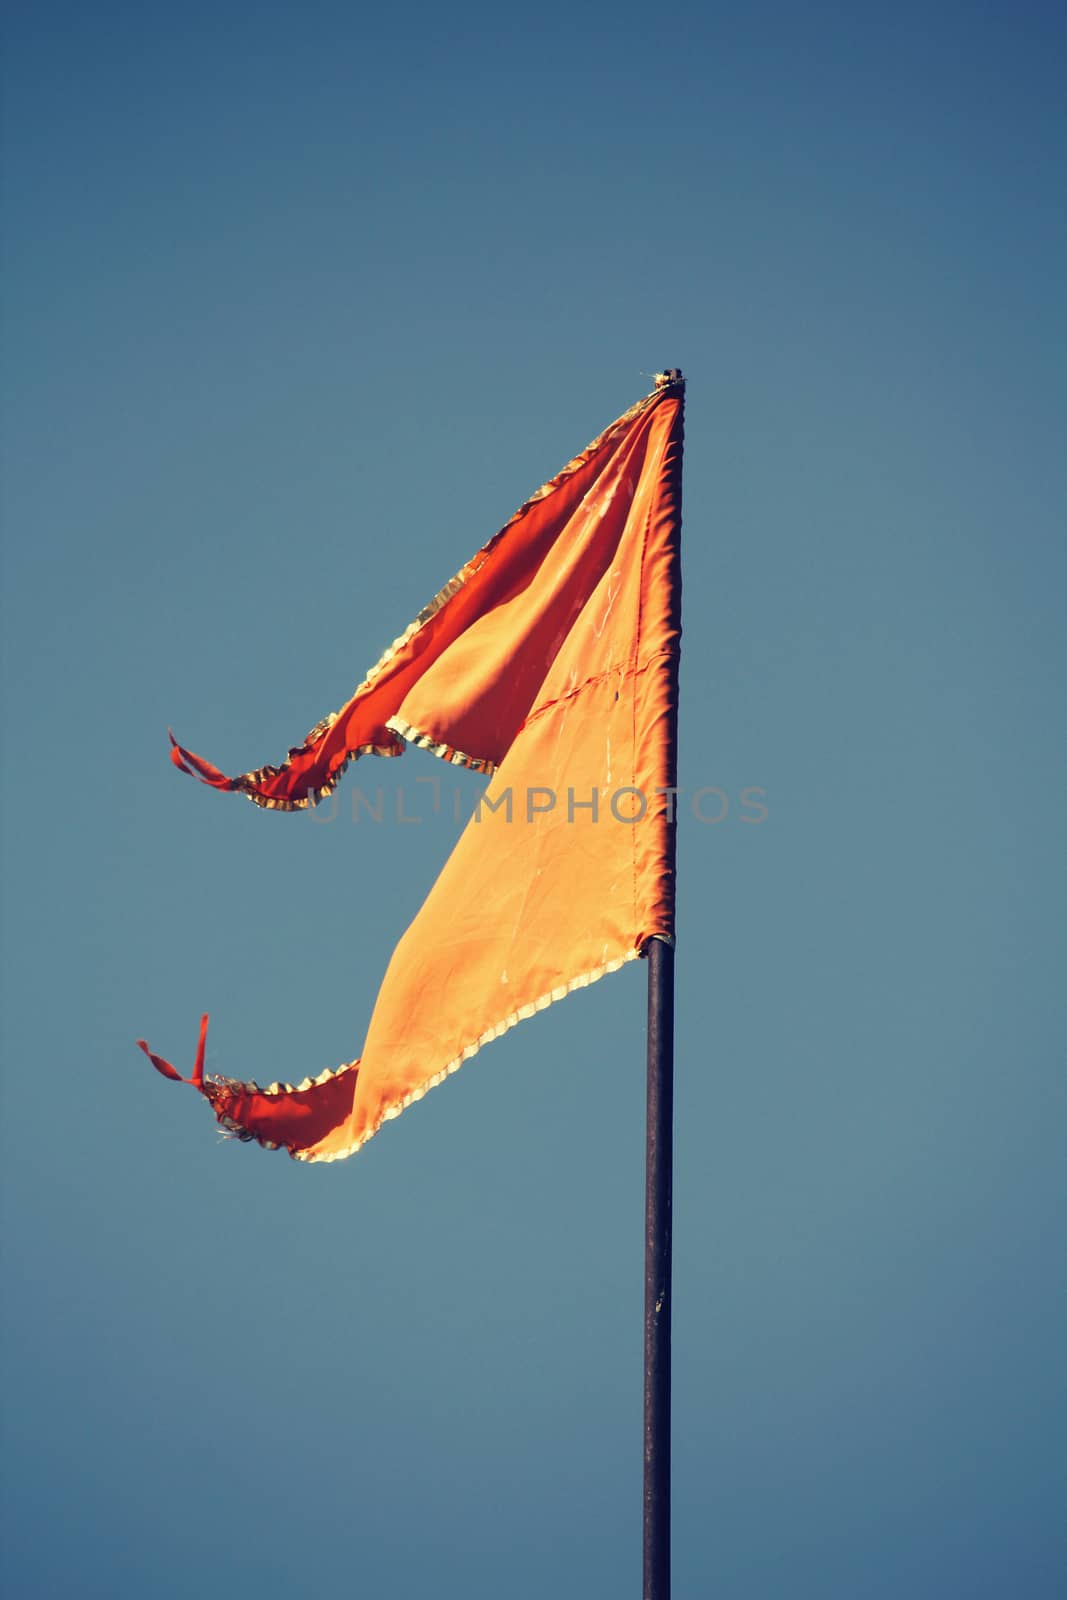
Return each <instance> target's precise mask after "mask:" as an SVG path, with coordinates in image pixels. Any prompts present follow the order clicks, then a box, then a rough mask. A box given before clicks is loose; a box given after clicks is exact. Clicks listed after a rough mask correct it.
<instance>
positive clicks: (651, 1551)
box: [643, 368, 683, 1600]
mask: <svg viewBox="0 0 1067 1600" xmlns="http://www.w3.org/2000/svg"><path fill="white" fill-rule="evenodd" d="M682 382H683V379H682V374H681V372H680V371H678V369H677V368H671V369H669V370H668V371H666V372H662V373H659V374H658V375H657V377H656V386H657V388H659V387H663V386H666V385H668V384H670V385H672V386H673V385H675V384H679V385H680V384H681V383H682ZM670 472H671V490H670V500H671V508H670V510H671V515H672V518H673V523H674V539H675V544H674V560H675V562H677V561H678V559H679V551H678V542H677V541H678V537H679V532H680V528H681V506H682V444H681V433H680V431H679V435H678V443H677V450H676V451H674V452H672V454H671V458H670ZM675 593H676V595H677V596H678V597H679V599H678V605H679V610H678V613H677V621H678V626H679V630H680V627H681V610H680V594H681V585H680V577H679V575H678V573H677V570H676V573H675ZM670 670H671V671H672V672H673V673H674V674H675V678H674V694H673V697H672V698H673V706H674V710H673V713H672V717H671V726H670V731H669V740H668V749H669V754H668V768H669V771H668V778H667V781H668V783H669V784H670V785H676V784H677V781H678V774H677V766H678V716H677V704H678V698H677V676H676V674H677V670H678V658H677V656H675V657H674V659H673V663H672V666H671V668H670ZM667 792H668V794H670V792H671V791H670V790H668V791H667ZM667 829H668V841H669V850H668V857H669V872H670V876H671V881H672V885H673V882H674V879H675V876H676V874H675V853H676V843H677V841H676V830H677V823H676V821H675V812H674V805H673V800H671V801H669V802H668V808H667ZM645 953H646V956H647V959H648V1068H647V1073H648V1076H647V1082H648V1105H647V1122H646V1145H645V1473H644V1589H643V1594H644V1600H670V1593H671V1203H672V1192H673V1169H674V945H673V943H668V942H667V941H666V940H665V939H660V938H653V939H651V940H650V941H649V943H648V946H647V948H646V952H645Z"/></svg>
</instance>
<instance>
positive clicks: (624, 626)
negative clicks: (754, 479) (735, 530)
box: [142, 372, 685, 1161]
mask: <svg viewBox="0 0 1067 1600" xmlns="http://www.w3.org/2000/svg"><path fill="white" fill-rule="evenodd" d="M684 395H685V386H684V383H683V381H682V377H681V374H680V373H677V372H669V373H664V374H661V375H660V377H659V378H658V379H657V382H656V388H655V389H654V390H653V392H652V393H651V394H649V395H647V396H646V397H645V398H644V399H642V400H640V401H638V403H637V404H636V405H635V406H632V407H631V408H630V410H629V411H627V412H625V413H624V415H623V416H621V417H620V418H619V419H618V420H617V421H616V422H613V423H612V424H611V426H610V427H609V428H607V429H605V431H604V432H603V433H602V434H601V435H600V436H599V437H598V438H597V439H595V440H594V441H593V443H592V444H591V445H589V446H588V447H587V448H586V449H585V450H583V451H582V453H581V455H579V456H576V457H575V459H574V460H573V461H571V462H570V463H569V464H568V465H567V466H566V467H564V469H563V470H562V472H560V473H558V474H557V476H556V477H555V478H553V479H552V480H551V481H550V482H549V483H547V484H545V486H544V487H543V488H542V489H539V490H538V491H537V493H536V494H534V495H533V496H531V498H530V499H529V500H528V501H527V502H526V503H525V505H523V506H522V507H521V508H520V510H519V511H517V512H516V514H515V516H514V517H512V519H511V520H510V522H508V523H507V524H506V526H505V527H504V528H503V529H502V530H501V531H500V533H498V534H497V535H496V536H495V538H493V539H492V540H490V542H489V543H488V544H487V545H486V546H485V547H484V549H482V550H480V551H479V552H478V554H477V555H476V556H474V557H473V559H472V560H471V561H469V562H468V563H467V565H466V566H465V567H463V568H462V570H461V571H460V572H458V573H457V574H456V576H455V577H454V578H453V579H452V580H451V581H450V582H449V583H447V584H446V585H445V587H444V588H443V589H442V590H441V591H440V593H439V594H437V595H436V596H435V598H434V599H433V600H431V601H430V603H429V605H428V606H426V607H425V608H424V610H423V611H421V612H420V613H419V615H418V617H417V618H416V619H415V621H414V622H413V623H412V624H411V626H410V627H409V628H408V629H407V630H406V631H405V632H404V633H403V634H401V636H400V637H399V638H398V639H397V640H396V641H395V643H394V644H393V645H391V646H390V648H389V649H388V650H387V651H386V652H385V654H384V655H383V656H382V658H381V660H380V661H379V662H378V663H377V665H376V666H375V667H373V668H372V669H371V671H370V672H369V673H368V674H367V676H366V678H365V679H364V681H363V682H362V683H361V684H360V686H359V687H358V689H357V690H356V691H355V693H354V694H353V695H352V697H351V699H350V700H349V701H348V702H347V704H346V705H345V706H344V707H343V708H342V709H341V710H340V711H338V712H336V713H334V714H333V715H332V716H328V717H326V718H325V719H324V720H323V721H322V722H320V723H319V724H318V725H317V726H316V727H315V728H313V729H312V730H311V732H310V733H309V734H308V735H307V736H306V738H305V739H304V741H303V742H302V743H301V744H300V745H297V746H295V747H294V748H293V749H292V750H290V752H289V754H288V756H287V757H286V759H285V760H284V761H283V762H281V763H280V764H279V765H278V766H264V767H260V768H258V769H256V770H254V771H252V772H246V773H242V774H241V775H240V776H238V777H233V778H230V777H226V776H225V775H224V774H223V773H222V772H221V771H220V770H219V769H218V768H217V767H215V766H213V765H212V764H211V763H210V762H207V761H205V760H203V759H202V758H201V757H199V756H195V755H193V754H192V752H190V751H188V750H185V749H184V748H183V747H182V746H181V745H179V744H178V743H177V741H176V740H173V736H172V752H171V753H172V758H173V760H174V761H175V764H176V765H177V766H179V767H180V768H181V770H183V771H185V772H188V773H190V774H191V775H192V776H194V777H197V778H199V779H200V780H201V781H202V782H204V783H206V784H208V785H210V786H211V787H213V788H216V789H223V790H234V791H237V792H239V793H242V794H245V795H246V796H247V797H248V798H249V799H250V800H252V801H254V802H255V803H256V804H257V805H260V806H265V807H268V808H270V809H277V810H286V811H291V810H296V809H300V808H302V807H305V806H308V805H314V804H316V803H317V802H318V801H319V800H320V799H321V798H322V797H323V796H324V795H327V794H329V793H330V792H331V791H332V789H333V788H334V787H335V785H336V784H337V782H338V780H339V778H340V776H341V774H342V773H343V771H344V769H345V767H346V766H347V764H348V763H349V761H351V760H353V759H355V758H357V757H359V756H361V755H366V754H369V753H373V754H375V755H387V756H398V755H401V754H402V753H403V751H404V749H405V747H406V746H407V745H408V744H415V745H419V746H421V747H423V748H424V749H427V750H430V751H432V752H433V754H435V755H437V756H440V757H442V758H443V759H445V760H446V761H451V762H454V763H456V764H459V765H464V766H468V767H472V768H475V769H476V770H478V771H482V772H485V773H488V774H490V775H491V782H490V784H489V787H488V789H487V791H486V793H485V795H484V796H483V797H482V798H481V800H480V802H479V806H478V809H477V811H476V813H475V815H474V817H473V818H472V819H471V821H470V822H469V823H468V825H467V827H466V829H465V831H464V833H463V834H462V835H461V837H460V839H459V842H458V844H457V845H456V848H455V850H454V851H453V853H452V855H451V857H450V858H449V860H448V861H447V862H446V864H445V866H444V869H443V871H442V872H441V875H440V877H439V878H438V879H437V882H436V883H435V884H434V886H433V888H432V889H431V890H430V893H429V895H428V896H427V898H426V901H425V903H424V904H423V906H422V909H421V910H420V911H419V912H418V914H417V916H416V917H415V920H414V921H413V922H412V924H411V926H410V927H409V928H408V930H407V932H406V933H405V934H404V936H403V938H402V939H401V940H400V943H399V944H398V945H397V947H396V950H395V951H394V952H393V956H392V959H391V961H390V963H389V966H388V969H387V971H386V974H385V979H384V981H383V983H382V987H381V990H380V991H379V994H378V999H377V1002H376V1004H375V1007H374V1011H373V1014H372V1016H371V1020H370V1025H369V1028H368V1031H367V1037H366V1042H365V1045H364V1049H363V1055H362V1056H361V1057H360V1058H359V1059H358V1060H356V1061H352V1062H348V1063H346V1064H345V1065H343V1066H341V1067H339V1068H337V1069H336V1070H335V1071H330V1070H327V1071H325V1072H323V1073H320V1074H319V1076H318V1077H316V1078H305V1079H304V1080H303V1082H302V1083H300V1084H298V1085H296V1086H293V1085H292V1084H288V1083H272V1084H271V1085H270V1086H269V1087H268V1088H260V1087H259V1086H258V1085H257V1084H256V1083H253V1082H248V1083H242V1082H238V1081H235V1080H233V1079H229V1078H222V1077H217V1076H211V1075H205V1074H204V1072H203V1045H204V1033H203V1030H204V1028H206V1018H205V1019H204V1022H203V1024H202V1031H201V1039H200V1050H199V1052H198V1057H197V1066H196V1067H195V1068H194V1071H193V1075H192V1077H191V1078H190V1079H184V1080H183V1081H185V1082H191V1083H193V1084H194V1086H195V1087H196V1088H198V1089H199V1090H200V1092H201V1093H202V1094H203V1095H204V1096H205V1098H206V1099H208V1100H209V1101H210V1103H211V1105H212V1107H213V1109H214V1111H215V1114H216V1116H217V1117H218V1120H219V1121H220V1123H221V1124H222V1125H223V1127H224V1128H226V1129H227V1130H228V1131H229V1132H231V1133H233V1134H236V1135H237V1136H239V1137H240V1138H242V1139H256V1140H258V1141H259V1143H260V1144H263V1145H265V1146H266V1147H267V1148H270V1149H277V1148H284V1149H286V1150H288V1151H289V1153H290V1154H291V1155H293V1156H295V1157H296V1158H297V1159H299V1160H303V1161H335V1160H338V1159H340V1158H341V1157H342V1156H347V1155H351V1154H352V1153H353V1152H354V1151H356V1150H358V1149H359V1147H360V1146H361V1145H362V1144H364V1143H365V1142H366V1140H367V1139H369V1138H370V1137H371V1136H372V1135H373V1134H374V1133H376V1132H377V1130H378V1128H379V1127H380V1126H381V1124H382V1123H383V1122H384V1121H385V1120H387V1119H388V1118H390V1117H395V1116H398V1115H399V1113H400V1112H401V1111H403V1110H404V1108H405V1107H406V1106H408V1105H410V1104H411V1103H412V1102H413V1101H415V1100H419V1099H421V1098H422V1096H423V1095H424V1094H425V1093H426V1091H427V1090H428V1089H431V1088H433V1086H434V1085H435V1084H438V1083H440V1082H441V1081H442V1080H443V1079H444V1078H446V1077H447V1076H448V1075H449V1074H450V1073H452V1072H454V1071H455V1070H456V1069H457V1068H458V1067H459V1066H461V1065H462V1063H463V1062H464V1061H466V1060H467V1059H468V1058H469V1057H470V1056H472V1055H474V1054H475V1053H476V1052H477V1051H478V1050H479V1049H480V1048H481V1047H482V1045H484V1044H487V1043H488V1042H489V1041H490V1040H491V1039H495V1038H497V1037H499V1036H500V1035H501V1034H502V1033H505V1032H506V1031H507V1030H508V1029H509V1028H511V1027H513V1026H514V1024H515V1023H516V1022H519V1021H521V1020H522V1019H523V1018H525V1017H529V1016H532V1015H533V1014H534V1013H535V1012H536V1011H539V1010H541V1009H542V1008H544V1007H545V1006H548V1005H550V1004H551V1003H552V1002H553V1001H554V1000H559V999H561V998H562V997H563V996H564V995H566V994H568V993H570V991H571V990H573V989H577V988H581V987H584V986H585V985H587V984H590V983H592V982H594V980H595V979H597V978H600V977H602V976H603V975H604V974H605V973H607V972H612V971H614V970H615V969H616V968H618V967H621V966H622V965H623V964H624V962H626V961H629V960H631V959H633V958H634V957H636V956H639V955H642V954H643V953H644V951H645V949H646V947H647V945H648V942H649V940H650V939H662V940H666V941H667V942H673V937H674V899H675V894H674V890H675V884H674V826H673V815H674V796H673V792H672V791H673V789H674V786H675V783H676V749H675V739H676V732H675V730H676V720H677V719H676V712H677V695H678V657H679V648H680V639H681V620H680V619H681V580H680V572H679V535H680V524H681V468H682V438H683V408H684ZM142 1048H144V1049H145V1051H146V1053H147V1054H148V1055H149V1056H150V1059H151V1060H152V1062H153V1064H154V1065H155V1066H156V1067H157V1069H158V1070H159V1071H161V1072H163V1073H164V1075H166V1076H171V1077H174V1078H180V1077H181V1074H180V1073H178V1072H177V1071H176V1070H175V1069H174V1068H173V1067H171V1066H170V1064H169V1063H168V1062H166V1061H164V1060H163V1059H162V1058H161V1057H158V1056H155V1055H152V1053H151V1052H150V1051H148V1048H147V1046H146V1045H142Z"/></svg>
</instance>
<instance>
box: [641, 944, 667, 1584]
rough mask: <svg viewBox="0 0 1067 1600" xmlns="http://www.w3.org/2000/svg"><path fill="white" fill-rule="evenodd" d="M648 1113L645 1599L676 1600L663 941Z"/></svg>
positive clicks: (655, 950)
mask: <svg viewBox="0 0 1067 1600" xmlns="http://www.w3.org/2000/svg"><path fill="white" fill-rule="evenodd" d="M647 1116H648V1120H647V1134H646V1147H645V1483H644V1491H645V1493H644V1600H670V1592H671V1191H672V1169H673V1155H674V1152H673V1123H674V950H673V947H672V946H671V945H669V944H667V943H665V942H664V940H662V939H652V940H650V942H649V946H648V1113H647Z"/></svg>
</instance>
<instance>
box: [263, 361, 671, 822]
mask: <svg viewBox="0 0 1067 1600" xmlns="http://www.w3.org/2000/svg"><path fill="white" fill-rule="evenodd" d="M683 387H684V380H682V379H677V380H674V381H672V382H669V383H666V384H663V385H662V386H660V387H658V388H656V389H653V391H652V393H651V394H646V395H644V396H642V398H641V399H640V400H638V401H637V402H636V403H635V404H634V405H632V406H631V407H630V408H629V410H628V411H624V412H623V414H622V416H621V417H616V419H615V421H614V422H612V423H610V424H609V426H608V427H606V428H605V429H604V431H603V432H602V433H599V434H597V436H596V438H595V439H593V440H592V442H591V443H590V444H587V445H586V447H585V449H584V450H582V451H581V452H580V453H579V454H578V455H576V456H575V457H574V458H573V459H572V460H570V461H568V463H567V465H566V466H565V467H564V468H563V469H562V470H561V471H560V472H557V473H556V475H555V477H554V478H549V480H548V482H547V483H543V484H542V485H541V487H540V488H539V489H535V490H534V492H533V494H532V495H530V497H529V498H528V499H527V500H524V501H523V503H522V505H521V506H520V507H519V509H518V510H517V511H516V512H515V514H514V516H512V517H510V518H509V520H508V521H507V522H506V523H505V524H504V526H503V527H502V528H501V529H500V532H499V533H496V534H494V535H493V537H492V538H491V539H490V540H489V543H488V544H486V545H483V547H482V549H481V550H479V551H478V553H477V554H476V555H475V556H473V557H472V558H471V560H470V561H468V562H467V563H466V564H465V565H464V566H462V567H461V568H460V570H459V571H458V572H457V573H456V574H455V576H454V577H452V578H449V580H448V582H447V583H446V584H445V585H444V587H443V588H442V589H439V590H438V591H437V593H436V594H435V595H434V597H433V599H432V600H431V601H430V602H429V603H428V604H427V605H425V606H423V608H422V610H421V611H420V612H419V614H418V616H417V617H416V618H415V620H414V622H411V623H409V624H408V626H407V627H406V628H405V629H404V632H403V633H402V634H400V635H399V636H398V637H397V638H396V639H394V640H393V642H392V644H391V645H390V646H389V648H388V649H387V650H385V651H384V652H383V653H382V655H381V656H380V657H379V659H378V660H377V661H376V662H375V664H374V666H373V667H371V669H370V671H369V672H368V673H367V675H366V677H365V678H364V679H363V682H362V683H361V684H359V686H358V687H357V688H356V689H354V690H353V691H352V693H351V694H350V695H349V697H348V699H347V700H346V701H345V705H344V707H342V710H341V711H333V712H331V713H330V714H329V715H328V716H325V717H323V718H322V720H321V721H320V722H317V723H316V724H315V726H314V727H313V728H312V729H311V731H310V732H309V733H308V734H306V735H305V737H304V741H303V743H302V744H299V745H294V746H293V748H292V749H291V750H290V751H289V754H288V756H287V757H286V759H285V760H284V761H283V762H282V763H281V765H280V766H277V767H274V766H264V767H257V768H256V769H255V770H254V771H252V772H244V773H242V774H241V775H240V777H238V778H235V779H234V780H233V787H234V789H236V790H237V791H238V792H239V793H241V794H243V795H245V796H246V798H247V799H249V800H251V801H252V804H253V805H257V806H260V807H262V809H263V810H265V811H305V810H307V808H308V807H309V806H317V805H318V804H319V802H320V800H325V799H326V798H328V796H330V795H331V794H332V793H333V791H334V789H335V788H336V787H337V784H338V783H339V782H340V780H341V778H342V777H343V775H344V773H345V770H346V768H347V767H348V764H349V762H350V761H355V760H358V758H359V757H360V756H364V755H376V756H399V755H403V751H402V750H396V749H393V748H392V747H391V746H381V745H375V744H363V745H359V746H357V748H356V749H354V750H350V751H348V752H347V754H346V755H345V758H344V761H343V763H342V764H341V765H340V766H339V767H338V768H337V770H336V772H334V773H333V774H332V775H331V777H330V778H329V780H328V781H327V782H326V783H324V784H323V786H322V787H321V789H311V790H309V791H308V794H307V796H306V798H304V799H303V800H281V799H275V798H268V797H266V796H264V795H258V794H254V793H252V792H251V786H252V785H254V784H256V783H262V782H263V781H264V780H265V779H269V778H276V777H278V775H279V774H280V773H282V772H284V771H285V770H286V768H287V767H290V766H291V765H292V763H293V761H294V759H295V758H296V757H297V756H302V755H304V754H306V752H307V750H308V748H309V747H310V746H311V745H313V744H314V743H315V741H316V740H317V739H320V738H321V737H322V735H323V734H324V733H328V732H329V730H330V729H331V728H332V727H333V725H334V723H335V722H336V721H337V719H338V717H340V716H341V714H342V712H343V711H344V710H345V709H346V708H347V707H348V706H350V705H351V704H352V701H353V700H355V699H356V698H357V696H359V695H361V694H362V693H363V691H364V690H365V689H369V688H370V687H371V685H372V684H373V683H374V682H375V681H376V680H377V679H378V678H380V677H381V675H382V673H383V672H384V671H385V669H386V667H387V666H389V665H390V663H391V662H392V661H393V660H395V658H396V657H397V655H399V653H400V651H401V650H402V649H403V648H404V646H405V645H406V644H408V643H409V642H410V640H412V639H413V638H414V637H415V635H416V634H417V633H419V632H420V631H421V630H422V629H423V628H424V627H425V626H426V624H427V623H428V622H430V621H431V620H432V619H433V618H434V617H435V616H436V615H437V613H438V612H439V611H440V610H441V609H442V607H443V606H445V605H447V603H448V602H449V600H451V599H452V597H453V595H456V594H458V593H459V591H460V590H461V589H462V588H464V587H465V585H466V584H467V583H469V582H470V580H471V578H473V577H474V575H475V573H476V572H478V571H479V569H480V568H481V567H482V566H484V564H485V561H486V560H487V558H488V556H489V554H490V553H491V551H492V550H494V549H495V548H496V546H497V544H498V543H499V542H500V540H501V539H502V538H503V537H504V536H505V534H506V533H508V531H509V530H510V529H511V528H513V527H514V526H515V524H516V523H517V522H519V521H520V520H521V519H522V518H523V517H524V516H525V515H526V514H527V512H528V511H529V510H530V508H531V507H532V506H534V505H536V504H537V502H538V501H539V500H544V499H546V498H547V496H548V495H550V494H553V493H554V492H555V490H556V489H558V488H559V487H560V485H561V484H563V483H565V482H566V480H567V479H568V478H571V477H573V476H574V474H575V473H576V472H578V471H579V470H580V469H581V468H582V467H584V466H585V464H586V462H588V461H589V460H590V459H591V457H592V456H594V455H595V454H596V453H597V451H598V450H601V449H603V448H604V446H605V445H607V444H609V443H610V442H611V441H612V439H613V438H614V437H615V435H616V434H619V433H622V432H624V431H625V429H626V428H627V427H629V425H630V423H631V422H634V421H635V420H636V419H637V418H638V417H639V416H641V415H642V414H643V413H644V412H645V411H650V410H652V409H653V408H654V407H655V406H657V405H658V404H659V403H660V401H661V400H662V399H663V398H664V396H665V395H668V394H671V393H673V392H674V391H675V390H677V389H679V388H683ZM394 720H395V719H394ZM386 726H387V727H389V728H391V729H393V731H394V732H399V729H398V728H395V727H394V726H393V720H391V721H390V722H388V723H387V724H386ZM414 731H415V730H413V732H414ZM401 736H402V737H406V736H404V735H401ZM408 742H409V743H411V744H416V745H418V746H419V747H420V748H421V749H424V750H430V751H432V752H433V754H434V755H440V756H442V758H443V759H445V760H452V761H455V764H456V765H460V766H469V767H471V768H472V770H473V771H476V772H493V771H494V770H495V768H494V767H493V766H492V764H487V763H483V762H480V761H479V760H478V758H477V757H468V756H463V755H462V752H460V751H451V753H450V754H449V755H444V754H443V752H445V751H447V750H450V747H449V746H447V745H439V744H437V743H436V742H435V741H434V740H432V739H431V738H429V736H428V735H426V734H418V733H416V735H415V737H414V738H412V739H410V740H408ZM457 757H458V758H459V759H458V760H456V758H457Z"/></svg>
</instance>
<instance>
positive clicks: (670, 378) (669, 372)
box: [654, 367, 685, 389]
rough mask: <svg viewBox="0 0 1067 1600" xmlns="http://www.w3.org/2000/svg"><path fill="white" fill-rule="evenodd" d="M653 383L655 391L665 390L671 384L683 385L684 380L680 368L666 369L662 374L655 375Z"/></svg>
mask: <svg viewBox="0 0 1067 1600" xmlns="http://www.w3.org/2000/svg"><path fill="white" fill-rule="evenodd" d="M654 381H655V385H656V388H657V389H666V388H668V387H669V386H670V385H671V384H672V383H683V382H684V381H685V380H684V379H683V377H682V369H681V367H667V368H666V369H665V370H664V371H663V372H657V373H656V375H655V379H654Z"/></svg>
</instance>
